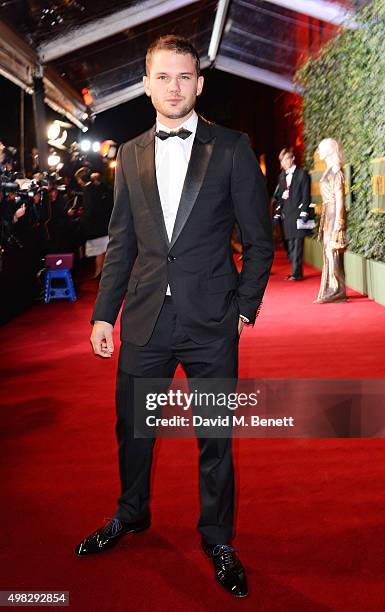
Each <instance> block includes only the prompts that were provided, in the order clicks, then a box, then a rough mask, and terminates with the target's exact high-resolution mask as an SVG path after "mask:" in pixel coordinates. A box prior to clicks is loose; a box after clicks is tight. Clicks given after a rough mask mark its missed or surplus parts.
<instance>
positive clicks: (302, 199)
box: [274, 166, 310, 240]
mask: <svg viewBox="0 0 385 612" xmlns="http://www.w3.org/2000/svg"><path fill="white" fill-rule="evenodd" d="M285 189H287V187H286V174H285V172H284V171H283V172H281V174H280V175H279V182H278V187H277V189H276V191H275V194H274V197H275V199H276V200H277V202H278V207H277V209H276V212H278V213H280V215H281V218H282V223H283V235H284V238H285V239H286V240H289V239H291V238H304V237H305V236H306V235H307V234H308V232H307V231H306V230H298V229H297V219H298V218H299V216H300V214H301V212H307V213H308V212H309V206H310V177H309V175H308V173H307V172H306V170H304V168H298V166H297V167H296V168H295V170H294V172H293V178H292V179H291V185H290V189H289V198H288V199H287V200H284V199H283V198H282V194H283V192H284V191H285Z"/></svg>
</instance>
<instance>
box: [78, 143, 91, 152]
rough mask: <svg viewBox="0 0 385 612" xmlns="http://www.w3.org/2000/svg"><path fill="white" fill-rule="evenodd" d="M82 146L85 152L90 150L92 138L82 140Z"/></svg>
mask: <svg viewBox="0 0 385 612" xmlns="http://www.w3.org/2000/svg"><path fill="white" fill-rule="evenodd" d="M80 148H81V150H82V151H83V152H84V153H87V151H90V149H91V141H90V140H82V141H81V143H80Z"/></svg>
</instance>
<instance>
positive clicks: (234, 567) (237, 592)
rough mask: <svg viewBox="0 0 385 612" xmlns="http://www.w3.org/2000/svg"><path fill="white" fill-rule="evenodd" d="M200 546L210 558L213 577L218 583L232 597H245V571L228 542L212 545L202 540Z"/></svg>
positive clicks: (246, 593)
mask: <svg viewBox="0 0 385 612" xmlns="http://www.w3.org/2000/svg"><path fill="white" fill-rule="evenodd" d="M202 548H203V551H204V553H205V554H206V555H207V556H208V557H210V559H212V562H213V564H214V570H215V577H216V579H217V581H218V582H219V584H220V585H221V586H223V588H225V589H226V591H228V592H229V593H231V595H234V597H246V596H247V595H248V590H247V578H246V572H245V568H244V567H243V565H242V563H241V562H240V560H239V559H238V557H237V555H236V553H235V550H234V548H233V547H232V546H229V545H228V544H216V545H215V546H213V545H211V544H207V542H205V541H204V540H202Z"/></svg>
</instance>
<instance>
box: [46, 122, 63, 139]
mask: <svg viewBox="0 0 385 612" xmlns="http://www.w3.org/2000/svg"><path fill="white" fill-rule="evenodd" d="M47 133H48V140H56V138H59V135H60V125H59V124H58V123H51V125H50V126H49V128H48V130H47Z"/></svg>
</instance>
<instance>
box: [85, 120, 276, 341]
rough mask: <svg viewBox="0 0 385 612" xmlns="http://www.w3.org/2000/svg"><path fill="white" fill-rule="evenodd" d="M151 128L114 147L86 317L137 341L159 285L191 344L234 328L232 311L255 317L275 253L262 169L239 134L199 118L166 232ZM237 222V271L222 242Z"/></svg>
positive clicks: (151, 319) (157, 303) (157, 300)
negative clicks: (109, 196)
mask: <svg viewBox="0 0 385 612" xmlns="http://www.w3.org/2000/svg"><path fill="white" fill-rule="evenodd" d="M154 141H155V130H154V128H152V129H150V130H148V131H147V132H145V133H144V134H142V135H141V136H138V137H137V138H135V139H134V140H131V141H130V142H127V143H125V144H123V145H122V146H121V147H120V149H119V152H118V157H117V166H116V178H115V204H114V209H113V213H112V217H111V221H110V226H109V235H110V242H109V245H108V249H107V254H106V259H105V264H104V268H103V274H102V278H101V281H100V286H99V293H98V296H97V299H96V303H95V308H94V312H93V316H92V320H93V321H96V320H100V321H108V322H109V323H111V324H114V323H115V320H116V318H117V316H118V313H119V309H120V306H121V304H122V301H123V298H124V295H125V294H126V298H125V303H124V307H123V312H122V317H121V339H122V340H123V341H126V342H131V343H133V344H136V345H139V346H143V345H144V344H146V343H147V342H148V340H149V338H150V336H151V333H152V331H153V329H154V326H155V323H156V319H157V317H158V314H159V312H160V309H161V307H162V304H163V301H164V296H165V293H166V288H167V285H168V284H169V285H170V287H171V293H172V296H173V301H174V304H175V307H176V310H177V313H178V317H179V319H180V321H181V324H182V326H183V328H184V330H185V331H186V333H187V334H188V335H189V336H190V338H191V339H192V340H193V341H195V342H197V343H200V344H202V343H205V342H210V341H213V340H215V339H217V338H219V337H221V336H223V335H224V334H228V333H232V334H233V333H234V322H235V321H236V319H237V315H238V314H239V313H241V314H243V315H245V316H246V317H248V318H249V319H250V321H251V322H254V320H255V316H256V312H257V310H258V308H259V306H260V304H261V301H262V297H263V293H264V291H265V287H266V284H267V281H268V276H269V272H270V267H271V263H272V259H273V244H272V231H271V221H270V215H269V207H268V197H267V193H266V188H265V182H264V178H263V175H262V173H261V171H260V168H259V165H258V163H257V161H256V158H255V156H254V154H253V152H252V150H251V148H250V145H249V141H248V138H247V136H246V135H245V134H241V133H239V132H235V131H233V130H230V129H227V128H223V127H220V126H217V125H212V124H209V123H207V122H205V121H204V120H202V119H201V118H199V121H198V126H197V131H196V135H195V140H194V143H193V147H192V152H191V158H190V163H189V165H188V169H187V174H186V179H185V182H184V186H183V191H182V195H181V200H180V204H179V208H178V213H177V217H176V220H175V226H174V231H173V235H172V238H171V241H169V240H168V237H167V232H166V227H165V223H164V218H163V213H162V207H161V202H160V197H159V192H158V187H157V182H156V172H155V144H154ZM235 221H237V222H238V224H239V227H240V229H241V232H242V242H243V248H244V255H243V269H242V272H241V274H240V275H238V273H237V271H236V268H235V265H234V262H233V257H232V250H231V245H230V238H231V232H232V229H233V226H234V222H235Z"/></svg>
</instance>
